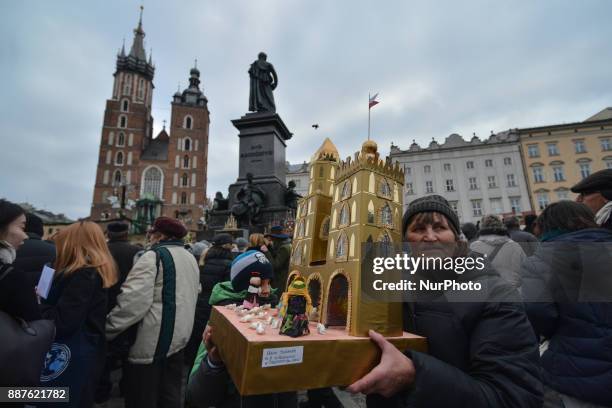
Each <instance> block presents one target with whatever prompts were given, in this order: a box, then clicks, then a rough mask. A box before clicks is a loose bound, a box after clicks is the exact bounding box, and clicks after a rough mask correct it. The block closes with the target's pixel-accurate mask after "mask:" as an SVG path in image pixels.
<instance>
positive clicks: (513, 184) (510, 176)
mask: <svg viewBox="0 0 612 408" xmlns="http://www.w3.org/2000/svg"><path fill="white" fill-rule="evenodd" d="M506 180H507V181H508V187H516V181H514V174H507V175H506Z"/></svg>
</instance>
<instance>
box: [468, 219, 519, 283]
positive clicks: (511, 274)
mask: <svg viewBox="0 0 612 408" xmlns="http://www.w3.org/2000/svg"><path fill="white" fill-rule="evenodd" d="M470 249H471V250H472V251H475V252H478V253H480V254H483V255H485V254H486V255H487V260H488V261H489V262H491V265H493V267H494V268H495V270H496V271H497V272H499V274H500V275H501V277H502V278H504V279H505V280H506V281H507V282H508V283H510V284H511V285H512V286H513V287H515V288H518V287H520V286H521V265H522V264H523V261H524V260H525V258H527V256H526V255H525V252H524V251H523V248H521V246H520V245H519V244H518V243H516V242H514V241H513V240H512V238H510V236H509V234H508V229H507V228H506V226H505V225H504V223H503V222H502V220H501V219H500V218H499V217H498V216H497V215H493V214H490V215H485V216H484V217H482V220H481V221H480V232H479V233H478V237H477V238H476V239H475V240H474V242H472V243H471V244H470Z"/></svg>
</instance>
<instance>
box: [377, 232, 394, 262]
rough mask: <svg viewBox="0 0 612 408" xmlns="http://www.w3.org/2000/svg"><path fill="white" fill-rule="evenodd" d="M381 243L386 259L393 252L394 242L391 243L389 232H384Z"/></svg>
mask: <svg viewBox="0 0 612 408" xmlns="http://www.w3.org/2000/svg"><path fill="white" fill-rule="evenodd" d="M379 241H380V243H381V250H382V255H383V256H385V257H389V256H391V255H392V252H393V241H391V237H390V236H389V234H388V233H387V231H384V232H383V233H382V235H381V236H380V239H379Z"/></svg>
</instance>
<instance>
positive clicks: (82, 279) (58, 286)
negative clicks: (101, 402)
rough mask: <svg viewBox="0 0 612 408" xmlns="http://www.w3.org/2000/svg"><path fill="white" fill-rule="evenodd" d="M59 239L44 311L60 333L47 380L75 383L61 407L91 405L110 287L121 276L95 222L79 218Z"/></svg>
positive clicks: (50, 357)
mask: <svg viewBox="0 0 612 408" xmlns="http://www.w3.org/2000/svg"><path fill="white" fill-rule="evenodd" d="M54 241H55V246H56V250H57V256H56V258H55V263H54V269H55V276H54V279H53V284H52V286H51V290H50V291H49V295H48V297H47V299H45V300H44V301H43V304H42V305H41V311H42V314H43V316H44V317H45V318H47V319H50V320H53V321H54V322H55V324H56V327H57V336H56V342H55V343H54V344H53V347H52V348H51V351H50V352H49V353H48V354H47V361H46V363H45V368H44V369H43V374H42V379H43V383H46V384H45V385H49V386H69V387H70V404H69V405H66V404H63V405H61V406H63V407H65V406H70V407H91V406H93V403H94V400H93V398H94V390H95V385H96V384H97V379H98V376H99V374H100V370H101V368H102V366H103V362H104V356H105V348H106V339H105V334H104V325H105V321H106V307H107V290H106V289H107V288H109V287H110V286H112V285H113V284H114V283H115V282H116V281H117V270H116V266H115V262H114V260H113V258H112V256H111V254H110V252H109V250H108V246H107V245H106V240H105V237H104V233H103V232H102V229H101V228H100V226H98V225H97V224H95V223H93V222H89V221H80V222H77V223H74V224H72V225H70V226H69V227H67V228H66V229H64V230H62V231H60V232H59V233H58V234H57V235H56V236H55V238H54ZM45 380H46V381H45Z"/></svg>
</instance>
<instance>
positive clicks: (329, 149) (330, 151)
mask: <svg viewBox="0 0 612 408" xmlns="http://www.w3.org/2000/svg"><path fill="white" fill-rule="evenodd" d="M325 156H330V157H333V158H334V159H336V160H338V159H339V158H340V155H339V154H338V149H336V146H335V145H334V144H333V143H332V141H331V140H329V137H326V138H325V140H324V141H323V144H321V147H319V149H318V150H317V151H316V152H315V154H313V155H312V158H311V159H310V161H315V160H319V159H320V158H324V157H325Z"/></svg>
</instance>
